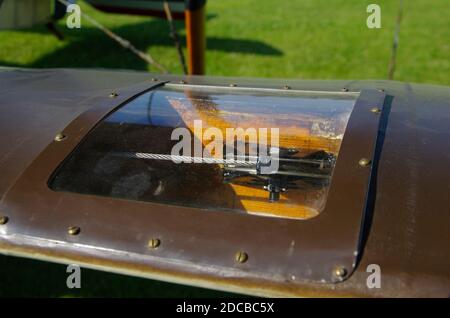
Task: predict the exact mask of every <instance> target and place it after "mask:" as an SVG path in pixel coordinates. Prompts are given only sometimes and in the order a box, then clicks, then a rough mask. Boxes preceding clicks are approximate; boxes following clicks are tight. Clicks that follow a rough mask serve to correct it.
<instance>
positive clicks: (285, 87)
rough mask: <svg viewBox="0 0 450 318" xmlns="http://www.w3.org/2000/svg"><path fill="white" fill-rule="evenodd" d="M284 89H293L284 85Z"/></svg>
mask: <svg viewBox="0 0 450 318" xmlns="http://www.w3.org/2000/svg"><path fill="white" fill-rule="evenodd" d="M283 89H291V87H290V86H289V85H284V86H283Z"/></svg>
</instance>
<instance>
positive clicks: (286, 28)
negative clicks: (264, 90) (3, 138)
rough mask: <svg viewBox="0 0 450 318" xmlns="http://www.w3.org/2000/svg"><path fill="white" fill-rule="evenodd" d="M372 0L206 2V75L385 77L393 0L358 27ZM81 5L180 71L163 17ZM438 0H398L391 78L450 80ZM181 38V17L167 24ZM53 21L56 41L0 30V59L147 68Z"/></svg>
mask: <svg viewBox="0 0 450 318" xmlns="http://www.w3.org/2000/svg"><path fill="white" fill-rule="evenodd" d="M372 2H373V1H372V0H333V1H330V0H293V1H277V0H226V1H223V0H209V2H208V21H207V37H208V40H207V46H208V52H207V61H206V65H207V74H209V75H229V76H256V77H281V78H298V79H386V78H387V69H388V63H389V59H390V54H391V46H392V39H393V32H394V26H395V19H396V14H397V8H398V1H397V0H379V1H376V3H378V4H380V5H381V8H382V28H381V29H368V28H367V27H366V24H365V21H366V18H367V15H368V14H367V13H366V10H365V9H366V6H367V4H369V3H372ZM82 9H83V10H84V11H85V12H87V13H89V14H90V15H91V16H93V17H95V18H96V19H98V20H99V21H100V22H102V23H103V24H105V25H106V26H107V27H109V28H111V29H112V30H114V31H115V32H117V33H118V34H120V35H122V36H124V37H125V38H127V39H129V40H130V41H131V42H132V43H134V44H135V45H136V46H137V47H138V48H140V49H142V50H146V51H147V52H149V53H151V54H152V55H153V56H154V57H155V59H157V60H158V61H159V62H160V63H161V64H163V65H165V66H166V67H167V68H168V69H169V70H170V71H171V72H172V73H181V68H180V66H179V63H178V58H177V54H176V51H175V49H174V47H173V43H172V40H171V39H170V38H169V36H168V26H167V23H166V21H164V20H161V19H156V18H147V17H132V16H122V15H108V14H104V13H100V12H97V11H95V10H93V9H92V8H90V7H89V6H87V5H85V4H84V3H82ZM449 16H450V5H449V3H448V0H408V1H405V9H404V19H403V23H402V28H401V32H400V46H399V50H398V61H397V69H396V74H395V79H396V80H401V81H409V82H421V83H423V82H426V83H437V84H447V85H448V84H450V44H449V39H450V20H449V18H448V17H449ZM177 27H178V29H179V31H180V34H181V38H182V41H183V42H184V41H185V37H184V36H185V32H184V29H183V23H177ZM60 28H61V30H62V31H63V33H64V34H65V36H66V39H65V41H58V40H57V39H56V38H55V37H53V36H52V35H51V34H49V33H48V32H46V29H45V28H44V27H38V28H34V29H31V30H23V31H1V32H0V65H2V64H3V65H18V66H28V67H105V68H122V69H136V70H151V71H156V70H155V69H152V68H151V67H149V66H148V65H146V64H145V63H144V62H142V61H141V60H139V59H138V58H137V57H136V56H134V55H132V54H130V53H129V52H127V51H126V50H124V49H122V48H121V47H119V46H118V45H117V44H116V43H114V42H112V41H111V40H110V39H109V38H107V37H106V36H104V35H103V34H102V33H101V32H100V31H99V30H97V29H95V28H93V27H92V26H90V25H89V23H88V22H87V21H84V22H83V25H82V29H81V30H68V29H66V28H65V25H64V23H63V22H61V23H60Z"/></svg>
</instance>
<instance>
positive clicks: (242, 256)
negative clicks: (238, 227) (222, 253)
mask: <svg viewBox="0 0 450 318" xmlns="http://www.w3.org/2000/svg"><path fill="white" fill-rule="evenodd" d="M234 259H235V261H236V262H238V263H241V264H243V263H245V262H246V261H247V260H248V254H247V253H245V252H242V251H239V252H237V253H236V255H235V256H234Z"/></svg>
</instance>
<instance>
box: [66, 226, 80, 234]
mask: <svg viewBox="0 0 450 318" xmlns="http://www.w3.org/2000/svg"><path fill="white" fill-rule="evenodd" d="M80 232H81V229H80V228H79V227H78V226H69V227H68V228H67V233H69V234H70V235H78V234H80Z"/></svg>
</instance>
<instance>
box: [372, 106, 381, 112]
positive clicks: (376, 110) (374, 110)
mask: <svg viewBox="0 0 450 318" xmlns="http://www.w3.org/2000/svg"><path fill="white" fill-rule="evenodd" d="M370 111H371V112H372V113H374V114H379V113H381V109H379V108H378V107H372V108H371V109H370Z"/></svg>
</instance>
